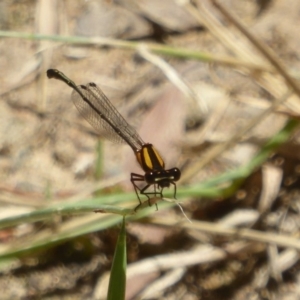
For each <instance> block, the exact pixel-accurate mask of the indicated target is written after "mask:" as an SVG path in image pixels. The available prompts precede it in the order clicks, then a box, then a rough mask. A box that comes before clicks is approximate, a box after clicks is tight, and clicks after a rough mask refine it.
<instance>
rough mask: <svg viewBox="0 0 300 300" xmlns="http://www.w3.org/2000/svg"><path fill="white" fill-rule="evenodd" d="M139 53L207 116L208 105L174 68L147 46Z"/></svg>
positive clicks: (140, 49) (140, 48) (141, 48)
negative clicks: (151, 51)
mask: <svg viewBox="0 0 300 300" xmlns="http://www.w3.org/2000/svg"><path fill="white" fill-rule="evenodd" d="M138 51H139V54H140V55H141V56H142V57H143V58H145V59H146V60H148V61H149V62H151V63H152V64H154V65H155V66H157V67H158V68H160V69H161V70H162V71H163V72H164V74H165V75H166V77H167V78H168V79H169V80H170V81H171V82H172V83H173V84H174V85H175V86H176V87H177V88H178V89H180V90H181V91H182V93H183V94H184V95H186V96H187V98H188V99H191V100H193V109H195V108H198V107H199V105H200V109H201V115H205V114H207V112H208V108H207V105H206V103H205V102H204V101H203V100H202V99H201V98H200V97H199V96H198V95H197V94H196V93H195V92H194V90H193V89H192V87H190V86H189V84H188V83H186V82H185V80H184V79H183V78H181V77H180V75H179V74H178V73H177V71H176V70H175V69H174V68H173V67H172V66H170V65H169V64H168V63H167V62H166V61H165V60H163V59H162V58H160V57H158V56H157V55H154V54H152V53H150V51H149V50H148V48H147V46H145V45H141V46H140V47H139V48H138Z"/></svg>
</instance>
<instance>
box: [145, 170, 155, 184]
mask: <svg viewBox="0 0 300 300" xmlns="http://www.w3.org/2000/svg"><path fill="white" fill-rule="evenodd" d="M155 179H156V177H155V174H154V173H153V172H148V173H146V174H145V181H146V182H147V183H149V184H152V183H155Z"/></svg>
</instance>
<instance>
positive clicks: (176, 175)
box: [172, 168, 181, 181]
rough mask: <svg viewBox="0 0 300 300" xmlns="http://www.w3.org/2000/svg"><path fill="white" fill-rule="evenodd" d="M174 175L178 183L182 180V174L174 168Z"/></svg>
mask: <svg viewBox="0 0 300 300" xmlns="http://www.w3.org/2000/svg"><path fill="white" fill-rule="evenodd" d="M172 175H173V177H174V181H177V180H179V179H180V176H181V172H180V170H179V169H178V168H174V169H172Z"/></svg>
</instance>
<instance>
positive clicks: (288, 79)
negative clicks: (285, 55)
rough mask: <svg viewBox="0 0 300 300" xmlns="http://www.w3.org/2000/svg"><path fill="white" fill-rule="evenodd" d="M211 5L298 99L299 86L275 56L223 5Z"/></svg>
mask: <svg viewBox="0 0 300 300" xmlns="http://www.w3.org/2000/svg"><path fill="white" fill-rule="evenodd" d="M211 1H212V3H213V5H214V6H215V7H216V8H217V9H218V10H219V11H220V12H221V13H222V14H223V15H224V16H225V17H226V18H227V19H228V20H229V21H230V22H231V23H232V24H234V25H235V26H236V27H237V28H238V29H239V30H240V31H241V33H243V34H244V35H245V36H246V37H247V38H248V39H249V41H251V42H252V44H253V45H254V46H255V47H256V48H257V49H258V50H259V51H260V53H261V54H263V56H265V58H266V59H267V60H268V61H269V62H270V63H271V64H272V66H273V67H274V68H275V69H276V70H277V71H278V73H279V74H280V75H281V76H282V77H283V78H284V79H285V80H286V82H287V83H288V85H289V86H290V87H291V88H292V89H293V90H294V91H295V93H296V94H297V95H298V97H300V88H299V85H298V84H297V83H296V82H295V81H294V79H293V78H292V77H291V76H290V75H289V74H288V72H287V71H286V70H285V67H284V65H283V64H282V63H281V62H280V60H279V58H278V57H277V56H276V54H275V53H274V52H273V51H272V50H271V49H270V48H268V47H266V46H265V45H264V43H262V42H261V41H260V40H259V39H258V38H256V37H255V36H254V35H253V34H252V33H251V32H250V31H249V30H247V28H246V27H245V26H244V25H243V24H242V23H241V22H240V21H239V20H238V18H236V17H235V16H234V15H232V14H231V13H230V12H229V11H228V10H227V9H226V8H225V7H224V6H223V5H221V4H220V3H218V1H216V0H211Z"/></svg>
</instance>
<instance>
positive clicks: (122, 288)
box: [107, 217, 127, 300]
mask: <svg viewBox="0 0 300 300" xmlns="http://www.w3.org/2000/svg"><path fill="white" fill-rule="evenodd" d="M126 266H127V254H126V229H125V217H123V223H122V228H121V231H120V234H119V237H118V242H117V246H116V250H115V255H114V259H113V263H112V268H111V273H110V279H109V287H108V293H107V299H108V300H123V299H125V292H126Z"/></svg>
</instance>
